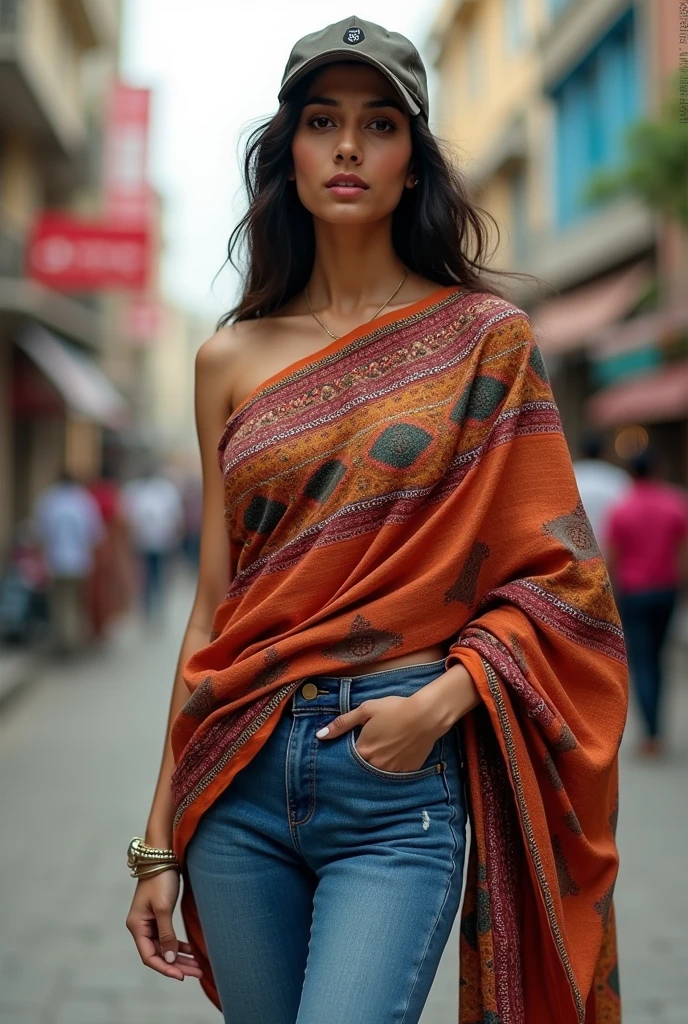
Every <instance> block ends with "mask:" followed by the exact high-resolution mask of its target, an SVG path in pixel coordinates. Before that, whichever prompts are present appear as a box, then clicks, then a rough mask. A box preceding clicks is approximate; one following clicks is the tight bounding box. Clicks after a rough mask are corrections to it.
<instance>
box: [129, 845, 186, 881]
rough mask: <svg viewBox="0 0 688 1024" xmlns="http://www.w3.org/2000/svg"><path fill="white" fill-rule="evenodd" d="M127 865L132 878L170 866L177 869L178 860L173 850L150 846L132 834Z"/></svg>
mask: <svg viewBox="0 0 688 1024" xmlns="http://www.w3.org/2000/svg"><path fill="white" fill-rule="evenodd" d="M127 867H128V868H129V869H130V871H129V873H130V875H131V877H132V878H140V877H141V876H142V875H147V874H157V872H158V871H164V870H166V869H167V868H171V867H173V868H177V869H179V862H178V861H177V858H176V855H175V852H174V850H166V849H162V848H161V847H156V846H151V845H150V844H149V843H147V842H145V840H143V839H142V838H141V837H140V836H134V838H133V839H132V840H131V842H130V843H129V848H128V850H127ZM149 868H150V869H153V870H148V869H149ZM142 869H143V870H142Z"/></svg>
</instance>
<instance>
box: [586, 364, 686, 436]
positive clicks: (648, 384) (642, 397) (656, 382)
mask: <svg viewBox="0 0 688 1024" xmlns="http://www.w3.org/2000/svg"><path fill="white" fill-rule="evenodd" d="M587 412H588V416H589V418H590V422H591V423H592V424H593V425H594V426H596V427H599V428H605V427H613V426H618V425H620V424H622V423H662V422H665V421H667V420H682V419H686V418H688V362H685V363H673V364H670V365H668V366H663V367H662V368H661V370H655V371H654V372H653V373H648V374H642V375H641V376H638V377H634V378H633V379H632V380H627V381H623V382H620V383H619V384H614V385H612V386H611V387H608V388H604V390H602V391H598V392H597V394H595V395H593V396H592V398H590V399H589V400H588V405H587Z"/></svg>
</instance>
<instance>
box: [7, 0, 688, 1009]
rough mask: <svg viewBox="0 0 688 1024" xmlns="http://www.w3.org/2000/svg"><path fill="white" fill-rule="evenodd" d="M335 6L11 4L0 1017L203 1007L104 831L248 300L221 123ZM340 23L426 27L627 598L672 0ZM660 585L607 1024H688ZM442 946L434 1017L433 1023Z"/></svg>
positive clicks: (658, 390) (663, 289) (686, 836)
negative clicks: (204, 390) (152, 937)
mask: <svg viewBox="0 0 688 1024" xmlns="http://www.w3.org/2000/svg"><path fill="white" fill-rule="evenodd" d="M345 13H346V12H342V11H339V12H338V13H337V15H334V14H333V15H331V16H329V15H328V14H327V12H326V11H324V10H323V8H322V5H319V4H316V3H315V0H304V2H303V3H300V4H299V5H298V8H295V7H294V6H293V5H292V6H291V7H287V8H283V7H280V6H279V5H278V3H277V2H276V0H259V2H258V3H257V4H254V5H245V9H238V7H237V5H234V4H230V3H228V2H227V0H196V3H195V4H194V5H193V7H192V8H191V9H189V7H188V5H186V4H182V3H181V0H124V2H122V0H0V778H2V780H3V781H2V787H1V791H0V815H1V819H0V820H2V823H3V825H2V837H1V838H0V920H1V921H2V922H3V927H2V929H0V1022H1V1024H149V1022H150V1024H153V1022H155V1024H157V1022H161V1021H165V1022H169V1024H177V1022H179V1024H181V1022H182V1021H184V1022H185V1024H205V1022H206V1021H208V1022H209V1021H214V1020H218V1019H219V1017H218V1014H217V1012H216V1011H215V1010H214V1009H213V1008H212V1007H211V1006H210V1004H209V1003H208V1002H207V1000H206V999H205V997H204V996H203V994H202V992H201V990H200V989H199V988H198V986H197V985H196V983H195V982H194V981H193V980H190V979H189V980H187V982H186V984H185V985H184V986H183V988H182V990H178V986H177V987H174V984H175V983H174V982H171V981H167V980H165V979H162V978H160V977H159V976H157V975H153V973H152V972H150V971H146V970H145V969H144V968H143V967H142V966H141V964H140V962H139V960H138V956H137V954H136V950H135V948H134V944H133V942H132V940H131V937H130V935H129V933H128V932H127V931H126V930H125V927H124V920H125V917H126V913H127V910H128V906H129V902H130V898H131V892H132V886H133V885H134V883H133V880H131V879H130V878H129V877H128V873H127V870H126V868H125V866H124V862H125V849H126V844H127V843H128V841H129V839H130V838H131V836H132V835H134V834H140V833H141V830H142V829H143V827H144V825H145V819H146V816H147V813H148V810H149V806H150V800H151V798H152V794H153V786H154V782H155V777H156V772H157V768H158V766H159V759H160V755H161V751H162V742H163V735H164V732H163V730H164V723H165V718H166V715H167V709H168V701H169V693H170V690H171V686H172V681H173V674H174V667H175V663H176V659H177V656H178V653H179V647H180V645H181V641H182V637H183V633H184V629H185V627H186V620H187V617H188V613H189V609H190V606H191V602H192V599H193V588H194V580H195V573H196V565H197V554H198V543H199V529H200V470H199V459H198V452H197V442H196V435H195V427H194V412H193V365H194V357H195V353H196V350H197V349H198V347H199V346H200V344H201V343H202V342H203V341H204V340H205V339H206V338H207V337H209V336H210V335H211V334H212V333H213V330H214V324H215V322H216V321H217V319H218V318H219V316H220V315H221V314H222V312H223V311H224V310H225V309H227V308H228V307H229V306H230V305H231V304H232V302H233V300H234V296H235V294H236V291H237V289H238V287H239V282H238V280H237V278H236V276H235V274H234V271H233V270H231V268H229V269H227V268H223V261H224V259H225V255H226V244H227V240H228V237H229V234H230V232H231V230H232V228H233V226H234V224H235V223H236V220H237V219H238V217H239V216H240V215H241V213H242V212H243V197H242V195H241V193H240V167H239V159H240V138H242V137H243V134H244V132H245V131H246V129H247V126H248V125H249V123H250V122H252V121H254V120H255V119H256V118H259V117H263V116H267V115H269V114H270V113H272V112H274V110H275V109H276V106H277V104H276V94H277V91H278V88H279V81H280V78H281V75H282V70H283V67H284V64H285V63H286V60H287V57H288V54H289V50H290V48H291V46H292V45H293V43H294V42H295V40H296V39H297V38H298V37H299V36H300V35H302V34H304V33H306V32H309V31H312V30H314V29H316V28H319V27H322V26H323V25H324V24H326V23H327V22H328V21H334V20H336V19H338V18H340V17H342V16H344V15H345ZM358 13H359V14H360V15H361V17H363V18H365V19H368V20H371V21H376V22H379V23H380V24H382V25H384V26H385V27H387V28H389V29H391V30H397V31H400V32H403V33H404V34H405V35H408V36H409V37H410V38H411V39H412V40H413V41H414V42H415V43H416V45H417V46H418V49H419V50H420V52H421V54H422V56H423V59H424V62H425V64H426V67H427V69H428V74H429V83H430V89H431V92H430V95H431V100H430V113H431V122H430V124H431V128H432V129H433V130H434V131H435V132H436V134H437V135H438V136H439V137H440V138H441V139H443V140H445V142H446V144H447V145H448V146H449V147H450V148H451V151H452V152H453V154H454V155H455V159H456V161H457V162H458V164H459V166H460V167H461V169H462V171H463V172H464V174H465V176H466V180H467V185H468V187H469V190H470V193H471V195H472V197H473V198H474V199H475V200H476V201H477V202H478V204H479V205H480V206H482V207H483V208H484V209H485V210H487V211H488V212H490V213H491V214H492V215H493V217H494V218H495V220H496V223H497V225H498V226H499V232H500V234H499V239H498V238H497V235H496V233H495V235H494V244H495V253H494V258H493V262H492V266H493V267H495V268H497V269H502V270H515V271H519V272H523V274H524V275H532V277H529V276H523V277H521V278H516V279H509V281H508V283H506V284H505V285H504V288H505V289H506V290H508V293H509V297H510V298H511V299H512V301H514V302H515V303H517V304H518V305H519V306H521V307H522V308H524V309H525V310H526V311H527V312H528V313H529V315H530V317H531V319H532V322H533V325H534V329H535V332H536V335H537V338H538V342H539V345H540V349H541V352H542V355H543V358H544V361H545V364H546V367H547V370H548V373H549V375H550V379H551V381H552V386H553V389H554V392H555V397H556V399H557V402H558V404H559V408H560V411H561V415H562V420H563V424H564V430H565V434H566V438H567V441H568V444H569V447H570V451H571V455H572V458H573V460H574V464H575V466H576V473H577V478H578V482H579V488H580V491H581V496H582V500H583V503H584V505H585V507H586V511H587V512H588V514H589V516H590V519H591V522H592V523H593V527H594V529H595V532H596V533H597V534H598V540H599V541H600V544H601V545H602V546H603V549H604V552H605V556H607V554H608V555H609V564H610V571H611V570H612V568H613V569H614V571H612V578H613V580H614V582H615V585H617V584H619V582H621V584H623V580H624V566H625V565H626V563H627V562H628V559H629V552H628V551H624V550H623V544H622V539H623V537H626V536H627V535H628V531H624V528H623V524H624V523H626V522H627V520H628V516H630V515H631V514H632V510H633V509H636V510H637V508H638V507H639V506H638V494H639V493H640V491H639V490H638V488H639V487H640V488H641V490H642V493H643V495H646V494H647V493H648V475H649V476H650V477H651V478H652V486H653V488H654V490H653V492H652V493H653V494H655V495H659V498H657V501H656V504H655V505H654V506H652V505H651V503H650V505H648V506H647V507H648V508H650V507H653V508H655V509H656V510H657V516H658V517H659V518H657V519H656V520H655V521H654V523H653V522H652V521H651V520H650V519H648V524H647V528H648V537H650V536H651V535H652V534H659V535H662V536H665V535H666V534H667V530H668V527H666V526H665V525H664V520H662V518H661V516H662V514H663V513H662V511H661V509H662V508H666V502H668V501H672V502H674V503H675V504H674V505H673V506H672V508H676V509H677V508H679V507H680V506H681V503H683V504H684V505H685V502H686V500H687V495H688V3H685V2H680V0H429V3H428V4H426V5H424V6H423V8H422V9H421V6H420V5H418V4H410V3H405V4H404V3H401V4H400V3H399V2H398V0H394V2H393V0H369V2H368V3H367V4H366V6H365V8H361V9H360V10H359V11H358ZM681 69H683V70H682V71H681ZM221 270H222V273H220V271H221ZM217 282H219V284H218V283H217ZM643 458H647V459H649V460H650V461H649V462H647V463H643V461H642V460H643ZM639 481H640V484H639ZM643 488H644V489H643ZM660 499H661V500H660ZM643 500H645V498H643ZM624 503H625V504H624ZM643 507H645V506H643ZM648 514H649V513H648ZM672 514H673V513H672ZM677 514H678V513H677ZM624 517H625V518H624ZM672 521H673V520H672ZM612 523H613V524H614V525H613V528H612V527H611V526H610V524H612ZM634 543H636V547H638V543H637V542H634ZM640 547H643V545H642V544H641V545H640ZM677 551H678V549H677ZM637 554H638V551H635V552H634V551H631V552H630V556H631V560H633V558H635V556H636V555H637ZM669 554H670V552H669V551H668V549H666V550H664V551H663V552H659V553H658V552H657V551H656V550H655V549H654V548H653V549H652V550H650V547H648V550H647V551H645V550H644V548H643V550H641V551H640V555H641V561H642V564H643V572H644V573H645V577H644V578H645V580H646V587H645V591H647V592H651V591H652V580H653V578H656V580H657V581H658V582H657V588H660V587H663V588H664V589H663V591H662V592H663V593H664V591H666V590H667V587H666V586H664V584H663V583H662V582H661V580H662V579H664V577H662V572H663V569H665V568H666V562H667V559H668V557H669ZM677 557H679V555H678V553H677ZM683 557H684V558H685V550H684V552H683ZM653 559H654V560H655V561H654V562H653ZM624 560H625V561H624ZM686 568H688V565H684V569H686ZM615 572H618V576H615ZM653 573H654V574H655V577H653ZM674 590H676V593H675V594H674V595H673V597H672V601H671V608H670V609H669V605H668V604H667V605H666V608H665V609H664V611H663V612H662V614H664V615H665V618H666V621H665V622H664V625H666V624H667V622H668V631H667V633H666V636H665V637H661V636H660V633H661V632H662V630H661V629H660V630H659V632H658V633H657V634H656V635H655V636H654V639H652V641H651V646H652V647H653V651H652V654H653V656H655V657H656V658H658V659H659V663H660V664H661V666H662V670H663V676H662V678H663V683H662V686H663V701H664V703H663V705H662V706H661V715H660V719H661V729H660V733H661V735H658V736H649V737H648V728H649V727H648V721H649V720H651V718H652V709H651V708H649V704H652V693H650V691H652V688H653V686H654V687H655V690H656V688H657V686H658V684H657V683H656V681H655V682H654V683H653V682H648V679H650V676H651V672H650V669H648V665H647V662H646V661H643V658H644V657H645V655H642V652H641V654H640V655H639V658H640V661H638V662H637V664H636V670H637V671H636V676H637V678H638V679H641V678H642V680H644V682H643V688H642V692H643V694H644V696H643V701H642V702H641V701H640V700H639V699H638V690H637V686H636V683H637V679H634V690H633V693H632V695H631V710H630V716H629V725H628V730H627V733H626V736H625V738H624V741H623V744H622V748H621V758H622V778H621V803H620V816H619V844H620V849H621V855H622V870H621V873H620V877H619V882H618V887H617V895H616V902H617V914H618V921H619V936H620V946H621V965H620V968H621V969H620V975H621V986H622V996H623V1000H624V1021H625V1022H626V1024H641V1022H642V1024H644V1022H657V1024H678V1022H679V1021H680V1022H682V1024H683V1022H685V1021H686V1020H688V1009H686V1007H688V975H687V974H686V971H685V965H686V951H687V950H688V892H687V890H686V887H685V885H684V875H685V851H686V849H687V848H688V825H687V822H688V814H687V811H688V796H687V795H686V794H687V793H688V785H687V783H688V604H687V601H686V586H685V576H684V583H683V587H682V588H674ZM645 591H643V593H642V594H641V595H640V597H641V598H642V599H643V600H644V599H645V597H646V596H647V594H646V592H645ZM635 597H638V595H637V594H636V595H635ZM639 607H640V613H639V610H638V609H639ZM644 607H646V606H641V605H638V601H637V600H636V601H635V603H634V601H633V600H631V601H628V602H626V604H625V605H624V608H625V610H626V614H627V615H628V618H627V619H626V620H625V621H626V622H627V623H628V622H630V621H636V620H632V619H631V616H632V615H636V616H638V614H640V618H639V620H637V621H639V623H640V625H639V627H638V628H639V629H642V627H643V625H644V623H645V621H646V619H647V615H646V613H645V612H644V611H643V610H642V608H644ZM648 607H649V606H648ZM655 611H656V609H655ZM669 611H670V613H671V614H670V617H669ZM648 614H649V613H648ZM653 614H655V612H653ZM636 635H637V634H636V630H635V629H634V630H633V637H634V638H635V637H636ZM648 643H650V641H648ZM650 660H652V659H651V658H650ZM638 666H640V669H638ZM648 673H649V674H648ZM648 693H650V696H649V697H648ZM655 696H656V693H655ZM123 736H125V737H126V741H125V742H124V743H123V742H122V739H121V738H122V737H123ZM659 740H661V741H662V747H661V750H659V749H657V747H656V745H655V746H652V743H653V742H654V741H659ZM641 755H642V756H641ZM457 945H458V938H457V937H456V935H454V936H453V937H452V939H451V940H450V943H449V946H448V947H447V951H446V952H445V956H444V958H443V961H442V965H441V968H440V972H439V975H438V978H437V981H436V984H435V987H434V989H433V993H432V996H431V1000H430V1003H429V1004H428V1007H427V1009H426V1012H425V1015H424V1018H423V1020H424V1024H450V1022H451V1024H454V1022H455V1020H456V1005H457V998H458V996H457V965H456V948H457ZM528 1024H531V1022H528ZM532 1024H540V1022H532ZM548 1024H549V1022H548ZM552 1024H555V1022H552Z"/></svg>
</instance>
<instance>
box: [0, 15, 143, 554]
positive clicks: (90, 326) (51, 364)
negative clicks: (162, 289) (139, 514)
mask: <svg viewBox="0 0 688 1024" xmlns="http://www.w3.org/2000/svg"><path fill="white" fill-rule="evenodd" d="M119 33H120V5H119V0H74V2H70V3H63V2H60V0H0V492H1V493H2V499H1V500H0V565H1V564H2V562H3V560H4V557H5V555H6V553H7V549H8V546H9V544H10V541H11V536H12V530H13V528H14V526H15V525H16V523H17V522H18V521H20V520H21V519H23V518H25V517H26V516H27V515H28V514H29V513H30V511H31V508H32V504H33V501H34V499H35V496H36V495H37V493H38V492H39V491H40V490H41V489H42V488H43V487H44V486H46V485H47V484H49V483H52V482H53V480H54V479H55V477H56V475H57V473H58V472H59V470H60V469H61V468H62V466H63V465H64V463H66V464H67V465H68V466H70V467H71V468H72V469H74V470H76V471H77V472H82V473H85V474H88V473H90V472H92V471H95V470H96V469H97V467H98V466H99V457H100V444H101V435H102V431H103V430H104V429H107V425H108V422H111V421H112V422H114V418H116V416H115V414H116V412H117V411H119V412H122V411H123V403H122V400H121V397H120V396H119V395H118V393H117V391H116V389H115V388H114V387H113V386H112V385H111V383H110V382H109V381H108V379H107V377H106V376H105V375H104V374H103V372H102V370H101V369H100V366H99V363H100V355H101V348H102V342H103V335H104V316H103V309H102V303H101V300H100V297H99V296H98V295H94V294H90V295H76V294H67V293H60V292H57V291H54V290H52V289H50V288H46V287H43V286H41V285H39V284H38V283H37V282H36V281H35V280H31V279H29V277H28V276H27V275H26V271H25V266H26V250H27V244H28V239H29V236H30V233H31V230H32V228H33V225H34V222H35V220H36V218H37V216H38V215H39V214H40V212H42V211H43V210H45V209H48V208H52V207H54V208H60V209H70V210H73V211H74V212H79V213H86V214H88V213H90V212H92V211H94V210H95V209H96V208H97V201H98V185H99V173H100V168H99V157H100V133H101V128H102V109H103V95H104V90H105V88H107V85H108V82H109V79H110V77H111V76H112V74H113V73H114V72H115V70H116V68H117V63H118V54H119Z"/></svg>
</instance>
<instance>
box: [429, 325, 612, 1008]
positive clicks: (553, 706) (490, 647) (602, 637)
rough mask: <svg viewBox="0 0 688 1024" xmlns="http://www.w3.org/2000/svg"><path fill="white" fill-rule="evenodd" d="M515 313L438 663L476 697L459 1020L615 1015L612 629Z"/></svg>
mask: <svg viewBox="0 0 688 1024" xmlns="http://www.w3.org/2000/svg"><path fill="white" fill-rule="evenodd" d="M513 328H514V323H513V322H512V329H513ZM516 329H517V330H518V333H519V336H520V337H521V338H522V339H523V341H524V345H523V346H522V347H521V348H520V349H518V350H517V351H514V353H513V355H512V356H511V359H512V363H511V369H510V370H507V372H506V374H505V375H504V376H502V375H501V374H500V375H499V378H497V377H496V376H494V373H495V366H496V364H498V363H499V362H500V360H499V358H496V359H495V358H494V356H495V355H496V353H497V351H498V350H499V347H500V346H499V342H498V341H497V340H496V339H495V338H492V339H489V340H487V339H486V345H485V347H484V349H483V355H482V360H481V362H482V365H483V366H484V367H485V372H486V373H487V372H488V368H489V367H492V369H490V370H489V372H490V374H491V375H492V376H493V379H495V380H496V379H500V381H502V382H503V383H504V384H505V386H508V391H507V392H506V394H505V396H504V400H503V403H502V405H501V411H500V413H499V414H498V415H497V416H496V417H495V418H494V419H492V420H487V421H485V420H480V419H479V418H476V420H475V424H476V425H475V438H474V440H475V445H476V453H475V460H474V465H473V468H472V469H471V474H470V475H469V476H467V477H466V480H465V485H469V484H472V486H468V490H469V491H471V492H472V502H473V503H474V505H475V507H476V508H477V509H479V510H480V514H479V521H478V522H477V523H476V527H475V529H474V531H473V539H472V543H471V546H470V549H469V550H468V552H467V556H466V560H465V562H464V565H463V568H462V570H461V572H460V574H459V577H458V578H457V581H456V584H455V587H454V588H453V590H452V591H451V593H450V594H449V595H448V599H449V600H450V601H456V602H457V604H458V606H459V607H460V608H461V613H460V616H461V617H463V615H464V610H465V613H466V614H467V621H465V622H464V623H463V625H462V626H461V628H460V629H459V631H458V634H457V636H456V637H455V638H454V640H453V643H452V646H451V648H450V652H449V656H448V657H447V659H446V662H445V664H446V666H447V667H449V666H451V665H452V664H455V663H456V662H461V663H463V664H464V665H465V666H466V668H467V669H468V670H469V672H470V673H471V675H472V677H473V679H474V681H475V683H476V686H477V687H478V691H479V693H480V696H481V698H482V701H483V704H482V705H480V706H479V707H478V708H476V709H475V710H474V712H472V713H470V714H469V715H467V716H466V717H465V718H464V719H463V720H462V722H461V728H462V731H463V737H464V747H465V750H466V752H467V762H468V763H467V771H468V779H469V797H470V804H471V821H472V827H473V832H474V836H473V842H472V845H471V851H470V858H469V884H468V894H467V899H466V900H465V902H464V907H463V911H462V927H461V996H462V1005H461V1021H462V1024H473V1022H478V1021H483V1020H490V1021H495V1022H496V1021H507V1020H514V1021H524V1022H527V1024H530V1021H534V1022H535V1021H537V1022H539V1021H543V1022H544V1021H550V1020H552V1021H554V1020H556V1021H557V1022H558V1024H559V1022H561V1024H568V1022H569V1021H571V1022H574V1021H583V1020H585V1021H586V1022H588V1024H590V1022H602V1021H604V1022H612V1021H614V1022H616V1021H619V1020H620V1000H619V978H618V965H617V957H616V938H615V927H614V907H613V900H612V894H613V890H614V883H615V879H616V875H617V868H618V855H617V849H616V845H615V840H614V836H615V829H616V818H617V813H618V758H617V752H618V747H619V744H620V742H621V737H622V732H623V728H624V724H625V719H626V709H627V699H628V684H627V675H626V660H625V648H624V641H623V635H622V632H621V628H620V623H619V620H618V616H617V611H616V607H615V604H614V600H613V596H612V590H611V586H610V583H609V579H608V576H607V573H606V569H605V567H604V564H603V561H602V558H601V556H600V552H599V549H598V547H597V544H596V541H595V538H594V535H593V533H592V530H591V528H590V524H589V522H588V519H587V517H586V515H585V512H584V510H583V508H582V505H581V502H580V497H579V494H578V491H577V487H576V483H575V478H574V474H573V470H572V466H571V460H570V456H569V452H568V449H567V446H566V443H565V440H564V438H563V435H562V433H561V431H560V428H559V423H558V417H556V418H553V419H552V421H551V423H550V429H544V430H543V429H541V427H542V425H540V427H538V426H535V425H534V423H533V417H537V412H536V410H537V409H538V408H540V409H541V410H542V411H543V412H544V411H545V409H546V408H547V406H549V405H550V403H552V398H551V394H550V391H549V384H548V382H547V374H546V371H545V368H544V365H543V363H542V360H541V357H540V354H539V350H538V348H537V345H536V343H535V340H534V338H533V336H532V332H531V330H530V325H529V323H528V321H527V320H526V319H525V318H521V321H520V324H519V326H518V327H517V328H516ZM534 377H536V378H538V381H537V383H536V384H535V389H536V391H537V395H534V394H533V385H534V380H533V378H534ZM482 379H483V380H484V379H485V378H484V377H483V378H482ZM480 381H481V377H480V375H479V376H478V378H477V381H476V380H474V381H473V382H471V385H470V390H469V391H468V394H467V395H466V402H467V403H468V404H470V402H472V401H473V402H475V403H476V407H477V403H478V401H479V394H480V391H481V390H484V389H485V387H486V386H485V384H481V383H480ZM491 386H493V385H491ZM481 428H482V429H481ZM471 477H472V478H471ZM490 1013H491V1014H493V1015H494V1016H489V1014H490Z"/></svg>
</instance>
